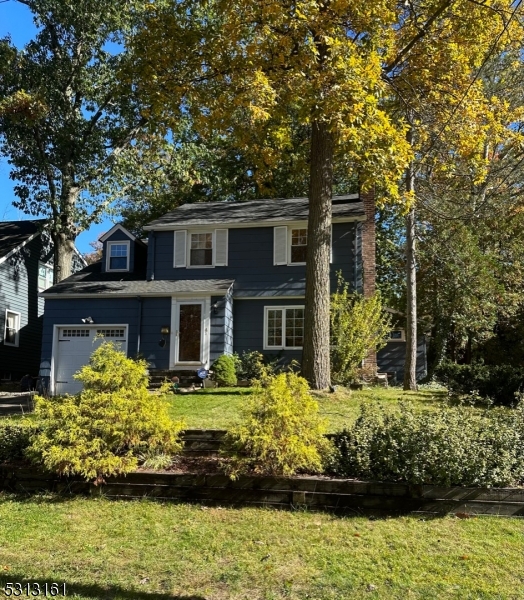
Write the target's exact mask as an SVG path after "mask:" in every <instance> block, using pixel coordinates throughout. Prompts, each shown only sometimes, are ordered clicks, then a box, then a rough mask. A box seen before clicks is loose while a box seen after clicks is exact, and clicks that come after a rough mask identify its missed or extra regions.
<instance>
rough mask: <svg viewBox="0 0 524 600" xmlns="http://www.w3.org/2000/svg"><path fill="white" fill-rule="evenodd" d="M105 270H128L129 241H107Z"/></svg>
mask: <svg viewBox="0 0 524 600" xmlns="http://www.w3.org/2000/svg"><path fill="white" fill-rule="evenodd" d="M106 271H129V242H107V263H106Z"/></svg>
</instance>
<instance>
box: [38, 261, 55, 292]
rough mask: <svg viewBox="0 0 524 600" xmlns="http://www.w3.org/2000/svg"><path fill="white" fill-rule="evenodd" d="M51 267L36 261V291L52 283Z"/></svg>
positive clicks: (41, 290) (44, 288)
mask: <svg viewBox="0 0 524 600" xmlns="http://www.w3.org/2000/svg"><path fill="white" fill-rule="evenodd" d="M53 273H54V271H53V267H51V266H49V265H45V264H44V263H41V262H39V263H38V291H39V292H43V291H44V290H47V288H50V287H51V286H52V285H53Z"/></svg>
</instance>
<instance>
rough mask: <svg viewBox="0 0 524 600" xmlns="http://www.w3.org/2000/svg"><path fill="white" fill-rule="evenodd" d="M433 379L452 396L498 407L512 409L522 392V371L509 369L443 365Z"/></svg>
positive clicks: (486, 366) (488, 366) (520, 368)
mask: <svg viewBox="0 0 524 600" xmlns="http://www.w3.org/2000/svg"><path fill="white" fill-rule="evenodd" d="M436 376H437V378H438V379H439V380H441V381H442V382H443V383H444V384H445V385H446V387H447V388H448V389H449V391H450V392H451V393H452V394H456V395H465V396H471V395H473V396H480V397H481V398H484V399H489V400H491V401H492V402H493V404H495V405H498V406H516V405H517V403H518V398H519V396H518V394H519V392H520V391H522V390H523V389H524V367H514V366H512V365H485V364H484V363H482V362H476V363H472V364H470V365H457V364H456V363H452V362H445V363H443V364H442V365H440V366H439V367H438V368H437V370H436Z"/></svg>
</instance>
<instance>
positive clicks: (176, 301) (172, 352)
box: [169, 296, 211, 369]
mask: <svg viewBox="0 0 524 600" xmlns="http://www.w3.org/2000/svg"><path fill="white" fill-rule="evenodd" d="M181 304H201V305H202V330H201V335H202V337H201V346H200V348H201V359H202V360H201V361H200V362H196V361H194V362H193V361H192V362H179V361H178V351H179V349H178V340H177V328H178V322H177V321H178V317H179V314H178V309H179V307H180V305H181ZM210 315H211V297H204V298H203V297H202V296H195V297H192V298H179V297H176V296H173V297H172V298H171V333H170V334H169V335H170V340H169V368H170V369H173V368H180V367H186V368H187V367H194V366H203V367H205V368H206V369H208V368H209V365H210V361H209V353H210V346H211V338H210V332H211V316H210Z"/></svg>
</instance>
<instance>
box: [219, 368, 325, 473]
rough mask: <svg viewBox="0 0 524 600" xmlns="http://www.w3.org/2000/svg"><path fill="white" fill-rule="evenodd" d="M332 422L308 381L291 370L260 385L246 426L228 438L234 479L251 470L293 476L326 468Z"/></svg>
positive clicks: (244, 416) (247, 410) (247, 408)
mask: <svg viewBox="0 0 524 600" xmlns="http://www.w3.org/2000/svg"><path fill="white" fill-rule="evenodd" d="M325 433H326V422H325V420H324V419H322V418H321V417H320V415H319V412H318V403H317V402H316V400H315V399H314V398H313V397H312V396H311V394H310V392H309V386H308V383H307V381H306V380H305V379H304V378H303V377H299V376H298V375H297V374H296V373H293V372H288V373H281V374H279V375H275V376H270V377H265V378H263V380H261V381H258V382H256V384H255V388H254V393H253V395H252V397H251V398H250V400H249V401H248V403H247V404H246V406H245V408H244V409H243V411H242V420H241V421H240V423H239V424H238V425H236V426H234V427H232V428H231V429H230V431H229V432H228V434H227V436H226V439H225V448H226V451H227V452H229V453H232V454H233V458H232V459H231V462H230V463H228V465H227V467H226V469H227V471H228V473H229V475H230V476H231V477H232V478H235V477H237V476H238V475H240V474H242V473H246V472H251V473H257V474H266V475H293V474H294V473H297V472H298V471H309V472H318V471H321V470H322V469H323V465H324V462H325V460H326V459H327V458H328V456H329V454H330V450H331V447H332V445H331V443H330V442H329V441H328V439H327V438H326V437H325Z"/></svg>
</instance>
